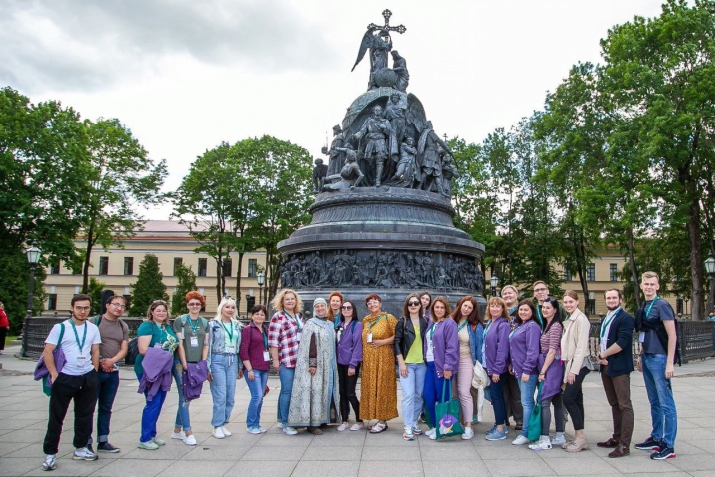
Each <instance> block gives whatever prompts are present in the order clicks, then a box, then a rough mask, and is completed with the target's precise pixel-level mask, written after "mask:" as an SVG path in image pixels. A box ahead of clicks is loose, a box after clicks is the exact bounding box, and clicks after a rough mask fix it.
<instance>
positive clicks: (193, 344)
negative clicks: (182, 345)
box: [191, 336, 199, 348]
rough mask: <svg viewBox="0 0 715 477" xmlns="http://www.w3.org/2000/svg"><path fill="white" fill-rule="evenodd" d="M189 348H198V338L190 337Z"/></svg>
mask: <svg viewBox="0 0 715 477" xmlns="http://www.w3.org/2000/svg"><path fill="white" fill-rule="evenodd" d="M191 347H192V348H198V347H199V338H198V337H197V336H192V337H191Z"/></svg>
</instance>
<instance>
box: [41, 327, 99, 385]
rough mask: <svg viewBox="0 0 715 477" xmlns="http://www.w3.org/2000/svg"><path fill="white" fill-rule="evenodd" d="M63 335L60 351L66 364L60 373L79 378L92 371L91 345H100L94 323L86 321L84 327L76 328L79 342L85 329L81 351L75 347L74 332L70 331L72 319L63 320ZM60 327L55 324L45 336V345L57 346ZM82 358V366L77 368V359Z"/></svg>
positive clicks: (97, 329)
mask: <svg viewBox="0 0 715 477" xmlns="http://www.w3.org/2000/svg"><path fill="white" fill-rule="evenodd" d="M63 323H64V325H65V334H64V336H63V337H62V343H61V345H62V351H63V352H64V354H65V358H66V359H67V362H66V363H65V365H64V367H63V368H62V373H63V374H67V375H69V376H81V375H83V374H87V373H89V372H90V371H92V370H93V369H94V366H93V365H92V345H95V344H96V345H98V344H102V339H101V338H100V336H99V328H97V325H95V324H94V323H90V322H88V321H86V322H85V324H84V325H81V326H77V325H75V328H76V329H77V336H78V337H79V342H80V343H81V342H82V337H83V336H84V329H85V327H87V339H86V340H85V342H84V346H83V347H82V350H80V349H79V346H78V345H77V338H75V334H74V331H72V319H69V320H65V321H64V322H63ZM60 331H61V325H60V323H57V324H56V325H55V326H53V327H52V331H50V334H49V335H48V336H47V339H46V340H45V343H46V344H53V345H56V344H57V340H58V339H60ZM82 356H84V358H85V359H84V366H79V358H80V357H82Z"/></svg>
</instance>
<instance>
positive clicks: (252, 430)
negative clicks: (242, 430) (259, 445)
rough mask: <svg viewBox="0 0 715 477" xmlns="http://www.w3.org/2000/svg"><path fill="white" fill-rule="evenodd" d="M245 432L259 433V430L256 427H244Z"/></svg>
mask: <svg viewBox="0 0 715 477" xmlns="http://www.w3.org/2000/svg"><path fill="white" fill-rule="evenodd" d="M246 432H248V433H249V434H260V433H261V430H260V429H259V428H257V427H249V428H248V429H246Z"/></svg>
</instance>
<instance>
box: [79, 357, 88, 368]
mask: <svg viewBox="0 0 715 477" xmlns="http://www.w3.org/2000/svg"><path fill="white" fill-rule="evenodd" d="M86 364H87V358H86V357H84V356H78V357H77V367H79V368H84V366H85V365H86Z"/></svg>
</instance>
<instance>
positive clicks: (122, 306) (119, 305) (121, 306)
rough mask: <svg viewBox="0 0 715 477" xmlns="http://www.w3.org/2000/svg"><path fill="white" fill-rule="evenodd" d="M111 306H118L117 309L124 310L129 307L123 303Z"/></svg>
mask: <svg viewBox="0 0 715 477" xmlns="http://www.w3.org/2000/svg"><path fill="white" fill-rule="evenodd" d="M110 305H112V306H116V307H117V308H121V309H122V310H124V309H125V308H126V307H127V305H122V304H121V303H110Z"/></svg>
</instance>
